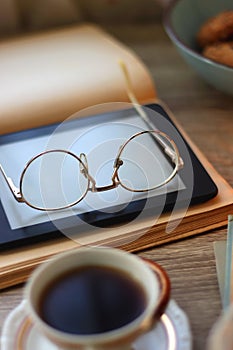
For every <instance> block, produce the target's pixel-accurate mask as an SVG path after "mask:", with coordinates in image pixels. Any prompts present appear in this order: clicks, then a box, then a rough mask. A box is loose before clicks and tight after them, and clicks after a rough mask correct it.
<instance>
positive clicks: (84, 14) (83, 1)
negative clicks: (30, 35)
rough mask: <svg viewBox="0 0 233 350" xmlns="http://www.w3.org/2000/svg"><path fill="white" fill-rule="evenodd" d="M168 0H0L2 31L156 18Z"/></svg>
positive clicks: (24, 30) (15, 31)
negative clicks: (87, 22)
mask: <svg viewBox="0 0 233 350" xmlns="http://www.w3.org/2000/svg"><path fill="white" fill-rule="evenodd" d="M168 1H169V0H143V1H142V0H88V1H87V0H0V35H1V36H5V35H12V34H15V33H24V32H27V31H35V30H41V29H46V28H51V27H54V26H62V25H65V24H72V23H79V22H82V21H89V22H95V23H100V24H101V23H110V22H111V23H114V22H117V23H119V24H120V23H125V22H128V23H132V22H139V21H140V22H143V21H153V22H154V21H155V20H156V19H158V17H160V16H161V10H162V7H163V5H164V4H166V3H167V2H168Z"/></svg>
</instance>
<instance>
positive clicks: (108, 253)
mask: <svg viewBox="0 0 233 350" xmlns="http://www.w3.org/2000/svg"><path fill="white" fill-rule="evenodd" d="M85 266H89V267H90V266H99V267H105V268H106V267H107V268H111V269H115V270H118V271H119V272H121V273H124V274H127V276H128V277H129V278H130V279H132V280H133V281H135V282H137V283H138V285H140V287H141V288H142V290H143V292H144V295H145V307H144V309H143V311H142V312H141V313H140V314H139V316H137V317H136V318H135V319H133V320H132V321H131V322H129V323H127V324H126V325H124V326H121V327H119V328H117V329H113V330H110V331H106V332H103V333H97V334H88V335H85V334H81V335H80V334H71V333H68V332H65V331H61V330H58V329H56V328H54V327H52V326H50V325H49V324H48V323H46V322H45V321H44V320H43V319H42V317H41V316H40V312H39V308H40V306H39V305H40V303H41V298H42V297H43V295H44V294H43V293H44V291H45V290H46V288H47V287H48V285H50V284H51V281H54V280H56V279H57V278H59V276H60V275H64V274H66V273H67V272H69V271H73V270H74V269H77V268H83V267H85ZM99 283H101V281H99ZM169 296H170V282H169V279H168V276H167V274H166V272H165V271H164V270H163V269H162V268H161V267H160V266H159V265H158V264H156V263H154V262H152V261H150V260H145V259H142V258H140V257H138V256H136V255H134V254H130V253H126V252H124V251H122V250H118V249H111V248H103V247H101V248H99V247H98V248H79V249H76V250H74V251H72V252H67V253H63V254H59V255H57V256H56V257H55V258H53V259H52V260H50V261H49V262H47V263H45V264H42V265H41V266H40V267H39V268H38V269H36V270H35V271H34V273H33V274H32V276H31V278H30V279H29V281H28V283H27V285H26V288H25V298H26V301H27V303H26V305H27V306H26V310H27V313H28V315H29V317H30V319H31V321H32V322H33V324H34V326H35V327H37V328H38V329H39V330H40V332H41V333H42V334H44V335H45V336H46V337H47V338H48V339H50V341H52V342H53V343H54V344H56V345H57V346H58V347H59V349H62V350H71V349H73V350H74V349H83V350H84V349H85V350H100V349H101V350H104V349H109V350H110V349H111V350H129V349H131V344H132V343H133V342H134V341H135V340H136V339H137V338H138V337H139V336H140V335H142V334H144V333H145V332H147V331H149V330H151V328H152V327H154V325H155V323H156V322H157V321H158V320H159V318H160V316H161V315H162V313H163V312H164V309H165V308H166V305H167V303H168V300H169ZM77 297H78V296H77ZM83 317H85V315H84V316H83ZM113 317H114V315H113Z"/></svg>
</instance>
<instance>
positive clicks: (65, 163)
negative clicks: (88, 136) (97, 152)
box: [21, 150, 88, 210]
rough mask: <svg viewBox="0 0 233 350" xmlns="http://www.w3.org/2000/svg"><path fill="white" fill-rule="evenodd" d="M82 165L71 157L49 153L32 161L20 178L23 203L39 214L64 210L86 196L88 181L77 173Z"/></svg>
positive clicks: (53, 151)
mask: <svg viewBox="0 0 233 350" xmlns="http://www.w3.org/2000/svg"><path fill="white" fill-rule="evenodd" d="M83 167H85V165H84V164H83V163H82V162H81V160H80V159H79V158H78V157H76V156H75V155H74V154H72V153H68V152H67V151H62V150H58V151H57V150H52V151H47V152H45V153H42V154H40V155H38V156H36V157H35V158H33V159H32V160H31V161H30V162H29V163H28V166H27V167H26V170H25V172H24V173H23V176H22V178H21V192H22V194H23V197H24V199H25V200H26V202H27V203H28V204H29V205H30V206H32V207H34V208H36V209H41V210H56V209H64V208H67V207H70V206H72V205H74V204H76V203H78V202H79V201H80V200H81V199H82V198H83V197H84V196H85V194H86V192H87V189H88V179H87V178H86V177H85V176H84V175H83V173H82V172H81V171H80V169H81V168H83Z"/></svg>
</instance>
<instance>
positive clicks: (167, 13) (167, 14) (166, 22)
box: [162, 0, 233, 72]
mask: <svg viewBox="0 0 233 350" xmlns="http://www.w3.org/2000/svg"><path fill="white" fill-rule="evenodd" d="M180 1H185V0H171V1H170V2H169V4H168V5H167V6H166V8H165V10H164V12H163V19H162V22H163V26H164V29H165V31H166V33H167V35H168V36H169V38H170V39H171V41H172V42H173V43H175V44H176V45H177V46H178V47H179V48H180V49H181V50H183V51H186V52H187V53H188V54H189V55H191V56H193V57H194V58H196V59H198V60H199V61H203V62H204V63H206V64H208V65H210V66H213V67H215V68H218V69H223V70H225V71H227V72H232V71H233V68H232V67H230V66H228V65H227V64H224V63H218V62H215V61H213V60H211V59H209V58H207V57H204V56H203V55H202V54H201V53H199V52H198V51H196V50H194V49H193V48H191V47H190V46H188V45H187V44H186V43H184V41H183V40H182V39H180V37H179V36H178V35H177V33H176V31H175V28H174V27H173V25H172V21H171V15H172V12H173V10H174V8H175V6H176V5H177V4H178V3H179V2H180Z"/></svg>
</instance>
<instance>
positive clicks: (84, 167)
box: [79, 153, 123, 192]
mask: <svg viewBox="0 0 233 350" xmlns="http://www.w3.org/2000/svg"><path fill="white" fill-rule="evenodd" d="M79 158H80V160H81V162H80V165H79V167H80V172H81V174H83V176H84V177H85V178H86V179H88V181H89V191H91V192H104V191H109V190H112V189H114V188H116V187H117V186H119V184H120V181H119V178H118V173H117V172H118V169H119V167H120V166H121V165H123V161H122V160H121V159H120V157H119V156H118V157H117V158H116V160H115V162H114V171H113V174H112V178H111V179H112V183H111V184H110V185H106V186H96V181H95V179H94V178H93V177H92V176H91V175H90V173H89V170H88V161H87V156H86V154H85V153H80V155H79Z"/></svg>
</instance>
